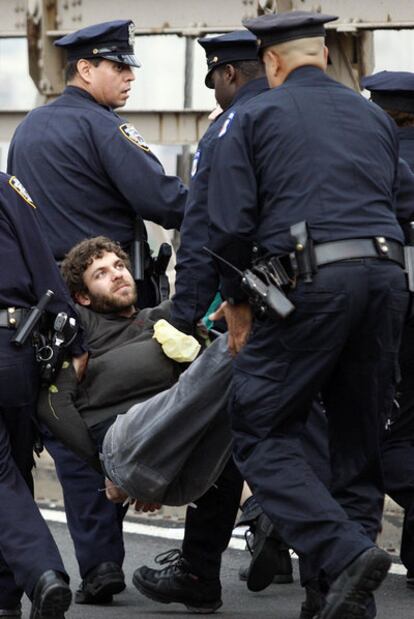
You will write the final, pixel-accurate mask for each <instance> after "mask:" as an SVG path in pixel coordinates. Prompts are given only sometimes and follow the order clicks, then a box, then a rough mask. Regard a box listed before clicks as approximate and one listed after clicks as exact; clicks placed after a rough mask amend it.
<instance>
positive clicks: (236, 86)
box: [133, 31, 274, 612]
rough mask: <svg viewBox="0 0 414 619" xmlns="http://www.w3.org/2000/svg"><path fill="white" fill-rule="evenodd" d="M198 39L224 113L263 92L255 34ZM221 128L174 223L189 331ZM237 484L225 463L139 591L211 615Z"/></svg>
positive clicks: (207, 292) (177, 307)
mask: <svg viewBox="0 0 414 619" xmlns="http://www.w3.org/2000/svg"><path fill="white" fill-rule="evenodd" d="M198 43H199V44H200V45H201V46H202V47H203V49H204V50H205V53H206V59H207V75H206V77H205V84H206V86H207V87H208V88H214V92H215V96H216V99H217V102H218V103H219V105H220V107H221V108H222V109H223V110H226V112H227V113H230V111H232V110H237V109H239V108H241V107H243V105H245V104H246V102H247V101H250V100H253V98H255V97H256V96H257V95H259V94H260V93H262V92H265V91H266V90H267V88H268V86H267V81H266V79H265V77H264V75H263V65H262V63H261V62H260V61H259V59H258V56H257V39H256V37H255V36H254V35H252V34H251V33H250V32H248V31H235V32H230V33H227V34H224V35H220V36H216V37H204V38H202V39H199V40H198ZM221 126H222V117H218V118H217V119H216V120H215V121H214V122H213V123H212V124H211V125H210V127H209V128H208V129H207V131H206V133H205V135H204V136H203V138H202V139H201V141H200V143H199V145H198V148H197V151H196V153H195V155H194V159H193V165H192V172H191V182H190V187H189V194H188V200H187V204H186V209H185V218H184V221H183V224H182V227H181V241H180V247H179V250H178V254H177V266H176V272H177V277H176V293H175V296H174V297H173V307H172V313H171V320H172V322H173V323H174V324H175V326H177V327H178V328H179V329H181V330H183V331H186V332H188V333H192V332H193V331H194V329H195V327H196V324H197V322H198V321H199V320H200V319H201V318H202V317H203V316H204V314H205V313H206V311H207V309H208V307H209V304H210V302H211V301H212V299H213V298H214V295H215V294H216V292H217V290H218V276H217V269H216V267H215V265H214V263H213V261H212V260H211V258H210V256H209V255H208V254H207V253H206V252H204V251H203V247H204V245H205V244H206V243H207V241H208V227H209V221H208V212H207V189H208V182H209V178H210V166H211V160H212V156H213V152H214V148H215V145H216V143H217V140H218V136H219V133H220V129H221ZM241 487H242V479H241V476H240V473H239V472H238V470H237V469H236V467H235V465H234V463H233V460H230V461H229V462H228V464H227V466H226V468H225V470H224V472H223V473H222V475H221V476H220V478H219V479H218V480H217V484H216V485H215V487H213V488H211V489H210V490H209V491H208V492H207V493H206V494H205V495H204V496H203V497H201V499H200V500H199V501H197V509H194V507H191V506H190V507H188V509H187V514H186V522H185V536H184V541H183V546H182V551H181V552H174V551H170V552H168V553H167V554H166V555H165V556H161V557H159V558H158V560H159V562H161V563H162V564H165V565H166V567H163V568H161V569H159V570H154V569H152V568H148V567H147V566H142V567H140V568H138V569H137V570H135V572H134V578H133V582H134V584H135V586H136V587H137V588H138V589H139V591H141V592H142V593H143V594H144V595H147V596H148V597H150V598H151V599H155V600H159V601H162V602H166V601H168V602H181V603H182V604H185V605H186V606H187V608H188V609H191V610H198V611H199V612H207V611H209V612H213V611H214V610H216V609H217V608H218V607H219V606H221V604H222V602H221V586H220V565H221V555H222V553H223V552H224V550H225V549H226V548H227V545H228V543H229V540H230V538H231V534H232V530H233V525H234V521H235V518H236V514H237V510H238V506H239V502H240V494H241ZM272 547H273V546H272ZM272 559H273V557H272V558H271V560H270V561H269V563H270V566H271V568H273V567H274V560H272ZM273 574H274V571H272V572H271V576H270V580H271V579H272V577H273ZM266 584H268V583H266ZM264 586H266V585H264Z"/></svg>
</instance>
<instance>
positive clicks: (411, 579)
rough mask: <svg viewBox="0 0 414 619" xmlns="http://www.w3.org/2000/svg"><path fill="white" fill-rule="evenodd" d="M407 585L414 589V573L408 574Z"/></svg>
mask: <svg viewBox="0 0 414 619" xmlns="http://www.w3.org/2000/svg"><path fill="white" fill-rule="evenodd" d="M406 583H407V587H408V588H409V589H414V572H407V580H406Z"/></svg>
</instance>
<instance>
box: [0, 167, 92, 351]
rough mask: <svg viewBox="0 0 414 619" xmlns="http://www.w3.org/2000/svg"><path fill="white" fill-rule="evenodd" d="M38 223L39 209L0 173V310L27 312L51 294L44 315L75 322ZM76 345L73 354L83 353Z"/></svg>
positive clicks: (15, 182)
mask: <svg viewBox="0 0 414 619" xmlns="http://www.w3.org/2000/svg"><path fill="white" fill-rule="evenodd" d="M38 220H39V209H38V208H36V205H35V204H34V202H33V200H32V198H31V196H30V195H29V193H28V192H27V191H26V189H25V188H24V186H23V185H22V184H21V183H20V181H19V180H18V179H17V178H16V177H10V176H8V175H7V174H3V173H1V172H0V256H1V265H2V267H1V269H0V309H6V308H8V307H20V308H30V307H31V306H32V305H35V304H36V303H37V302H38V301H39V300H40V298H41V297H42V296H43V295H44V294H45V292H46V291H47V290H52V291H53V292H54V297H53V298H52V299H51V301H50V302H49V304H48V306H47V311H50V312H52V313H54V314H57V313H58V312H66V313H67V314H68V315H69V316H72V317H76V318H77V313H76V310H75V307H74V305H73V303H72V301H71V299H70V296H69V293H68V291H67V289H66V286H65V284H64V282H63V279H62V278H61V275H60V273H59V270H58V268H57V266H56V263H55V261H54V259H53V256H52V253H51V251H50V249H49V247H48V245H47V242H46V239H45V238H44V235H43V232H42V230H41V228H40V225H39V221H38ZM79 342H80V339H78V344H77V346H75V347H74V348H72V350H73V352H74V354H80V353H81V352H83V351H84V350H85V349H84V347H83V346H82V345H81V344H80V343H79Z"/></svg>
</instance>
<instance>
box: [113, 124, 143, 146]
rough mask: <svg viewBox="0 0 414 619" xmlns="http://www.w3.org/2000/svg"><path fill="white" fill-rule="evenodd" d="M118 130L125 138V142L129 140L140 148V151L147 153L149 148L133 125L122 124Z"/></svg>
mask: <svg viewBox="0 0 414 619" xmlns="http://www.w3.org/2000/svg"><path fill="white" fill-rule="evenodd" d="M119 130H120V132H121V133H122V135H123V136H124V137H126V138H127V140H129V141H130V142H132V143H133V144H135V145H136V146H139V148H142V150H145V151H147V152H148V151H149V149H150V148H149V146H148V144H147V143H146V141H145V140H144V138H143V137H142V135H141V134H140V133H138V130H137V129H135V127H134V125H131V123H124V124H123V125H120V126H119Z"/></svg>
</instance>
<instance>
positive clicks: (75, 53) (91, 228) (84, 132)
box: [8, 20, 187, 260]
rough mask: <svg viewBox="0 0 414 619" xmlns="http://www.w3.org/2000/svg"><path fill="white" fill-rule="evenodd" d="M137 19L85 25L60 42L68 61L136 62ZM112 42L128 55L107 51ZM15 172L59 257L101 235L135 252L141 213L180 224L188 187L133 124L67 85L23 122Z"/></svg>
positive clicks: (12, 157) (16, 139)
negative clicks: (132, 37)
mask: <svg viewBox="0 0 414 619" xmlns="http://www.w3.org/2000/svg"><path fill="white" fill-rule="evenodd" d="M131 23H132V22H130V21H124V20H120V21H118V22H108V23H106V24H99V25H97V26H91V27H89V28H84V29H82V30H80V31H78V32H76V33H73V34H70V35H67V36H65V37H63V38H62V39H59V40H58V41H56V45H58V46H59V47H61V48H62V49H67V50H68V59H69V60H75V59H76V58H78V59H79V58H89V59H90V58H105V59H108V60H113V61H117V62H120V63H126V64H131V63H132V62H133V61H135V63H136V62H137V61H136V60H135V57H134V56H133V55H132V54H133V48H132V46H130V45H128V33H129V32H130V25H131ZM98 26H99V27H98ZM114 36H118V37H120V41H121V43H122V42H124V44H125V46H126V48H127V49H126V50H122V47H123V46H122V45H121V44H118V43H117V42H116V41H115V43H114V44H112V43H113V37H114ZM124 39H125V41H124ZM113 47H116V49H117V50H119V48H121V52H122V51H128V54H126V53H121V52H120V53H117V54H115V53H114V52H113V51H112V52H111V53H110V54H108V53H105V51H103V50H104V49H108V48H113ZM131 58H132V60H131ZM8 171H9V172H10V173H13V174H14V173H15V174H18V175H19V177H20V178H22V182H24V183H26V185H27V186H29V187H30V189H31V193H32V195H33V198H34V199H35V200H36V202H37V203H38V204H41V205H42V213H41V214H40V219H41V223H42V225H43V227H44V230H45V232H46V235H47V238H48V241H49V244H50V246H51V248H52V252H53V255H54V256H55V258H56V259H57V260H62V259H63V258H64V256H65V254H66V253H67V252H68V251H69V249H71V248H72V247H73V246H74V245H76V243H78V242H79V241H81V240H82V239H84V238H88V237H91V236H98V235H100V234H102V235H104V236H108V237H109V238H111V239H113V240H115V241H118V242H119V243H121V245H122V247H123V248H124V249H128V248H129V246H130V245H131V243H132V241H133V239H134V226H133V222H134V219H135V217H136V216H138V217H139V218H141V219H147V220H150V221H153V222H155V223H157V224H160V225H161V226H163V227H164V228H177V229H178V228H179V227H180V225H181V220H182V217H183V212H184V206H185V201H186V196H187V188H186V187H185V186H184V185H183V183H182V182H181V181H180V179H179V178H177V177H176V176H168V175H167V174H165V172H164V169H163V167H162V165H161V163H160V162H159V161H158V159H157V158H156V157H155V155H154V154H153V153H152V152H151V150H150V148H149V147H148V145H147V144H146V142H145V141H144V139H143V138H142V136H141V135H140V134H139V132H138V131H137V129H135V127H134V126H133V125H131V124H130V123H128V121H127V120H126V119H125V118H122V117H121V116H120V115H119V114H117V113H116V112H115V111H114V110H113V109H112V108H110V107H108V106H106V105H100V104H99V103H98V102H97V101H96V100H95V99H94V98H93V97H92V96H91V95H90V94H89V93H88V92H87V91H86V90H83V89H82V88H78V87H76V86H67V87H66V88H65V90H64V92H63V94H62V95H61V96H60V97H58V98H57V99H56V100H55V101H53V102H52V103H50V104H48V105H45V106H41V107H39V108H36V109H34V110H33V111H32V112H30V113H29V114H28V115H27V117H26V118H25V119H24V120H23V122H22V123H21V124H20V125H19V126H18V128H17V129H16V132H15V134H14V136H13V138H12V141H11V145H10V150H9V157H8ZM45 178H46V179H47V183H45V182H44V179H45Z"/></svg>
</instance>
